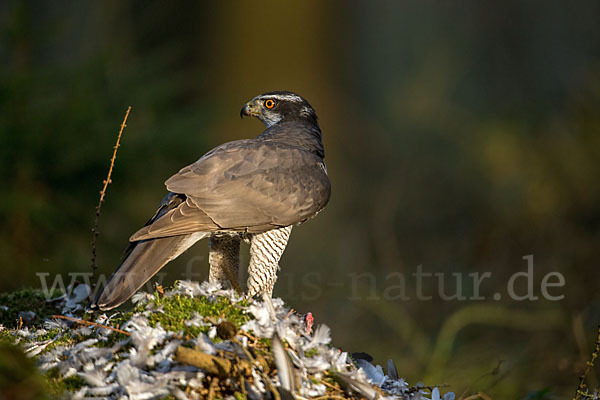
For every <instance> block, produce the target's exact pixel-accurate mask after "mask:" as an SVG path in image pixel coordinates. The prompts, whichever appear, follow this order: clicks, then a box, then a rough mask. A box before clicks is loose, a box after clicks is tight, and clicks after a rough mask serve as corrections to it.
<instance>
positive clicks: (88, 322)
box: [52, 315, 131, 336]
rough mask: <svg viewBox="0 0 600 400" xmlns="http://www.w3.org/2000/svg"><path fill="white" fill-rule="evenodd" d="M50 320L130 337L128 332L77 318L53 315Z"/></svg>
mask: <svg viewBox="0 0 600 400" xmlns="http://www.w3.org/2000/svg"><path fill="white" fill-rule="evenodd" d="M52 318H57V319H66V320H68V321H72V322H77V323H78V324H81V325H91V326H95V327H98V328H104V329H110V330H111V331H115V332H118V333H122V334H124V335H127V336H130V335H131V334H130V333H129V332H126V331H123V330H121V329H117V328H113V327H112V326H108V325H102V324H99V323H97V322H92V321H86V320H83V319H79V318H73V317H66V316H64V315H53V316H52Z"/></svg>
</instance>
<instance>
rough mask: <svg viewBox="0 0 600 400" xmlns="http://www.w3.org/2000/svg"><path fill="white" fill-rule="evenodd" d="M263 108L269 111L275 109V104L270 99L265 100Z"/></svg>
mask: <svg viewBox="0 0 600 400" xmlns="http://www.w3.org/2000/svg"><path fill="white" fill-rule="evenodd" d="M265 107H267V108H268V109H269V110H270V109H271V108H273V107H275V102H274V101H273V100H271V99H269V100H265Z"/></svg>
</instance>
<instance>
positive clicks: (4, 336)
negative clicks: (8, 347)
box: [0, 329, 16, 344]
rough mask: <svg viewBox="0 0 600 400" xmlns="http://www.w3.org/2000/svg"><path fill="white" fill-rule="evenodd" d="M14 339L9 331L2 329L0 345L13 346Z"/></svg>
mask: <svg viewBox="0 0 600 400" xmlns="http://www.w3.org/2000/svg"><path fill="white" fill-rule="evenodd" d="M15 339H16V338H15V335H13V333H12V332H11V331H10V330H8V329H3V330H1V331H0V343H8V344H14V343H15Z"/></svg>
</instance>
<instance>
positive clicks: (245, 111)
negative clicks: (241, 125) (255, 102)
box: [240, 102, 256, 118]
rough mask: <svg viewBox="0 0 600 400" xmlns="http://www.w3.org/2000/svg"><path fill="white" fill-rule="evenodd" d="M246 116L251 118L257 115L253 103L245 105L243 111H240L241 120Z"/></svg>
mask: <svg viewBox="0 0 600 400" xmlns="http://www.w3.org/2000/svg"><path fill="white" fill-rule="evenodd" d="M244 115H246V116H249V117H253V116H255V115H256V113H255V112H253V106H252V103H250V102H248V103H246V104H245V105H244V107H242V111H240V118H244Z"/></svg>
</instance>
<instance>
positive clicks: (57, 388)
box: [44, 368, 85, 397]
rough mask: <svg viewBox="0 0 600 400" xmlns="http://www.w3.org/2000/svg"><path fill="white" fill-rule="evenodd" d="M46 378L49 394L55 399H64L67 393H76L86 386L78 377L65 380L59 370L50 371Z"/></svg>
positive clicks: (45, 375)
mask: <svg viewBox="0 0 600 400" xmlns="http://www.w3.org/2000/svg"><path fill="white" fill-rule="evenodd" d="M44 377H45V378H46V386H47V387H48V393H49V394H50V395H51V396H53V397H62V396H63V395H64V394H65V393H67V392H71V393H72V392H76V391H77V390H79V389H81V388H82V387H83V386H84V385H85V381H84V380H83V379H82V378H80V377H78V376H76V375H75V376H70V377H68V378H63V377H62V376H61V375H60V372H59V370H58V368H52V369H50V370H48V371H47V372H46V373H45V374H44Z"/></svg>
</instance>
